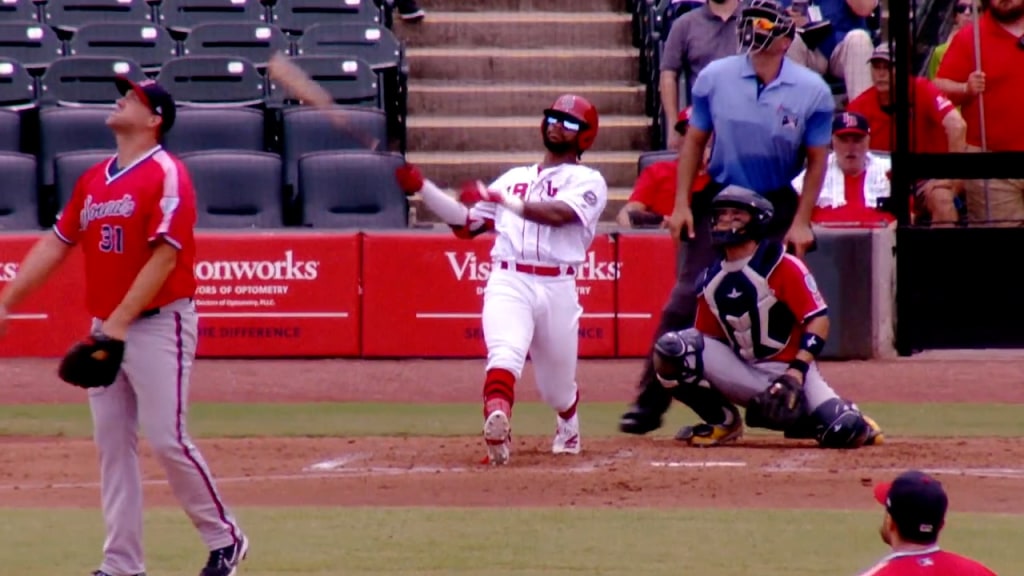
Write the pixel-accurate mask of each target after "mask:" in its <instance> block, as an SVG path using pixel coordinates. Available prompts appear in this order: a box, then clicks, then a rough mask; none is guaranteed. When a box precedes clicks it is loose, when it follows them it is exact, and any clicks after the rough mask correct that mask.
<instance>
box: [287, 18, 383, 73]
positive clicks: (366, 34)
mask: <svg viewBox="0 0 1024 576" xmlns="http://www.w3.org/2000/svg"><path fill="white" fill-rule="evenodd" d="M295 48H296V54H297V55H299V56H317V55H324V54H338V55H344V56H350V57H356V58H360V59H362V60H365V61H366V63H367V64H369V65H370V66H371V67H372V68H373V69H374V70H381V69H384V68H397V67H398V66H399V65H400V64H401V59H402V45H401V43H400V42H399V41H398V38H396V37H395V34H394V33H393V32H392V31H391V30H388V29H387V28H385V27H383V26H378V25H376V24H358V23H355V24H354V23H335V22H332V23H328V22H324V23H321V24H314V25H312V26H310V27H309V28H307V29H306V31H305V33H303V35H302V36H301V37H300V38H299V39H298V40H297V41H296V44H295Z"/></svg>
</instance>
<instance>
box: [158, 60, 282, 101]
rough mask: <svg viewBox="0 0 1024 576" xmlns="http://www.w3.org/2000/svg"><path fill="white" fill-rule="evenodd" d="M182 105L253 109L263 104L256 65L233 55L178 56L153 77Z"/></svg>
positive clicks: (262, 89) (261, 84) (259, 76)
mask: <svg viewBox="0 0 1024 576" xmlns="http://www.w3.org/2000/svg"><path fill="white" fill-rule="evenodd" d="M157 82H159V83H160V84H162V85H163V86H164V88H166V89H167V91H168V92H170V93H171V95H172V96H174V99H175V100H176V101H177V102H178V103H179V104H181V105H183V106H190V105H191V106H204V105H206V106H228V105H231V106H255V105H259V104H262V103H263V100H264V81H263V77H262V76H261V75H260V73H259V70H257V69H256V66H255V65H254V64H253V63H252V62H250V61H248V60H246V59H245V58H238V57H233V56H181V57H178V58H174V59H171V60H168V61H167V62H166V63H165V64H164V65H163V66H162V67H161V68H160V73H159V74H158V75H157Z"/></svg>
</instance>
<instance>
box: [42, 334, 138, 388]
mask: <svg viewBox="0 0 1024 576" xmlns="http://www.w3.org/2000/svg"><path fill="white" fill-rule="evenodd" d="M123 360H124V341H122V340H117V339H114V338H111V337H109V336H107V335H105V334H92V335H90V336H88V337H86V338H85V339H83V340H82V341H80V342H76V343H75V344H74V345H73V346H72V347H71V349H70V350H68V353H67V354H65V355H64V358H63V359H62V360H61V362H60V369H59V370H58V371H57V373H58V374H59V375H60V379H61V380H63V381H65V382H67V383H68V384H72V385H74V386H78V387H79V388H104V387H107V386H110V385H111V384H113V383H114V379H116V378H117V373H118V372H119V371H120V370H121V362H122V361H123Z"/></svg>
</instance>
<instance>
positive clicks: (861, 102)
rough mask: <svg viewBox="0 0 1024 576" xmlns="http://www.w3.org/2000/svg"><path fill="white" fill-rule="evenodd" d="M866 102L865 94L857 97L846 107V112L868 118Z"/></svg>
mask: <svg viewBox="0 0 1024 576" xmlns="http://www.w3.org/2000/svg"><path fill="white" fill-rule="evenodd" d="M866 102H867V101H866V99H865V98H864V94H861V95H860V96H857V97H856V98H854V99H853V100H851V101H850V103H849V104H847V105H846V111H847V112H855V113H857V114H860V115H861V116H864V117H868V110H867V104H866Z"/></svg>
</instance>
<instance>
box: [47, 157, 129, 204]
mask: <svg viewBox="0 0 1024 576" xmlns="http://www.w3.org/2000/svg"><path fill="white" fill-rule="evenodd" d="M114 154H117V150H115V149H113V148H110V149H86V150H74V151H70V152H62V153H60V154H57V156H56V157H55V158H54V163H53V173H54V176H55V184H56V186H57V193H56V195H55V196H54V202H56V207H55V208H56V210H54V215H56V214H57V213H59V212H60V211H61V210H62V209H63V208H64V206H65V205H66V204H67V203H68V200H71V194H72V193H73V192H74V191H75V183H76V182H78V179H79V178H80V177H81V176H82V174H85V171H86V170H88V169H89V168H92V167H93V166H95V165H96V164H97V163H99V162H104V161H106V160H109V159H110V158H111V157H112V156H114Z"/></svg>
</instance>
